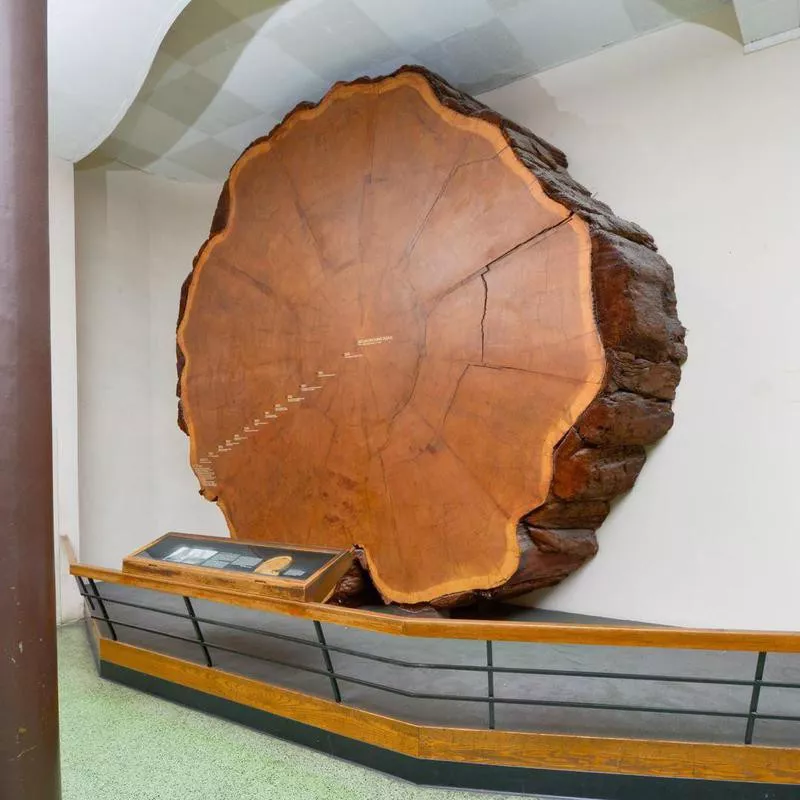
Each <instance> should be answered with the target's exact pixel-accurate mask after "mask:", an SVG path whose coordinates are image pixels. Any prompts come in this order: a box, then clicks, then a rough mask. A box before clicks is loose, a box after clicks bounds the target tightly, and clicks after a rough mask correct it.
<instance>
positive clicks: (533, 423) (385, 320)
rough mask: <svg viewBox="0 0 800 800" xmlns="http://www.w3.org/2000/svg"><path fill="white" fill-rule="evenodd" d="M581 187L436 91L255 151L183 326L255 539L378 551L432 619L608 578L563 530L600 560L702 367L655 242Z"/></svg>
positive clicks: (394, 100) (419, 83)
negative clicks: (691, 362) (615, 502)
mask: <svg viewBox="0 0 800 800" xmlns="http://www.w3.org/2000/svg"><path fill="white" fill-rule="evenodd" d="M565 166H566V160H565V159H564V157H563V154H561V153H560V152H559V151H557V150H556V149H555V148H553V147H551V146H549V145H546V143H543V142H542V141H541V140H539V139H538V138H537V137H535V136H534V135H533V134H532V133H530V132H529V131H524V130H523V129H522V128H520V126H517V125H514V124H513V123H511V122H510V121H508V120H504V119H503V118H502V117H500V116H499V115H497V114H495V113H494V112H491V111H490V110H489V109H487V108H486V107H485V106H481V105H480V104H479V103H477V101H475V100H474V99H472V98H470V97H468V96H467V95H464V94H463V93H460V92H458V91H457V90H455V89H454V88H453V87H449V86H447V84H445V83H444V82H443V81H441V79H439V78H438V77H437V76H434V75H432V74H431V73H428V72H426V71H425V70H422V69H421V68H416V69H404V70H401V71H399V72H398V73H396V74H394V75H392V76H390V77H387V78H383V79H380V80H375V81H370V80H361V81H356V82H353V83H351V84H337V85H336V86H335V87H334V88H333V89H332V90H331V91H330V92H329V93H328V94H327V95H326V97H325V98H324V99H323V100H322V101H321V102H320V103H319V104H318V105H315V106H309V105H308V104H305V105H301V106H300V107H298V109H297V110H295V111H294V112H293V113H291V114H290V115H289V116H288V117H287V118H286V120H285V121H284V122H283V123H282V124H281V125H280V126H278V127H277V128H276V129H275V130H273V132H272V133H271V134H270V135H269V136H267V137H265V138H263V139H260V140H258V141H257V142H255V143H254V144H253V145H252V146H251V147H250V148H249V149H248V150H247V151H246V152H245V153H244V155H243V156H242V157H241V158H240V159H239V161H238V162H237V163H236V164H235V166H234V167H233V169H232V171H231V175H230V178H229V181H228V182H227V184H226V187H225V190H224V192H223V195H222V198H221V200H220V206H219V208H218V211H217V214H216V216H215V220H214V225H213V229H212V236H211V238H210V239H209V240H208V242H207V243H206V244H205V245H204V246H203V248H202V249H201V252H200V253H199V255H198V257H197V259H196V262H195V265H194V270H193V272H192V274H191V275H190V277H189V279H188V280H187V283H186V285H185V292H184V296H183V302H182V308H181V317H180V321H179V327H178V346H179V370H180V382H179V392H180V401H181V421H182V424H183V425H184V427H185V429H186V430H187V432H188V433H189V435H190V437H191V445H190V448H191V455H190V458H191V464H192V467H193V469H194V471H195V473H196V475H197V477H198V479H199V481H200V484H201V486H202V493H203V495H204V496H205V497H206V498H207V499H209V500H212V501H216V502H217V503H219V505H220V507H221V509H222V510H223V512H224V514H225V516H226V519H227V521H228V524H229V527H230V530H231V533H232V535H233V536H234V537H243V538H249V539H260V538H266V539H273V540H274V539H278V540H282V541H287V542H292V543H302V542H308V543H313V544H317V545H329V546H336V547H341V548H349V547H351V546H353V545H356V546H359V547H362V548H363V550H364V554H365V555H364V559H365V562H366V564H367V566H368V568H369V573H370V576H371V578H372V580H373V581H374V583H375V585H376V586H377V588H378V589H379V590H380V592H381V594H382V595H383V597H384V598H386V599H387V600H391V601H394V602H402V603H409V604H413V603H420V602H434V603H437V604H440V605H447V604H454V603H463V602H469V601H471V600H474V599H476V592H484V593H489V594H490V595H491V592H492V591H493V590H495V589H497V588H498V587H505V588H504V590H503V592H502V593H503V595H504V596H507V595H509V594H511V593H512V592H513V593H520V592H524V591H527V590H529V589H531V588H536V587H538V586H544V585H552V584H553V583H555V582H557V581H558V580H561V579H562V578H563V577H565V576H566V575H568V574H569V573H570V572H571V571H573V570H574V569H576V568H577V567H578V566H580V565H581V564H582V563H584V562H585V561H586V560H587V559H588V558H590V557H591V556H592V555H593V554H594V552H595V550H596V547H595V546H594V544H593V542H589V545H591V546H587V547H584V548H582V549H580V550H579V551H578V550H575V549H573V548H571V547H570V536H569V535H566V536H564V535H561V534H560V533H558V530H559V529H561V528H567V529H576V530H578V531H580V532H581V533H582V534H583V535H584V538H587V539H590V538H592V537H593V530H594V528H595V527H596V525H597V524H599V522H598V519H599V520H600V521H602V518H603V517H604V516H605V513H606V512H607V509H608V502H609V500H610V499H612V498H613V497H614V496H615V495H617V494H619V493H620V492H623V491H627V490H628V489H629V488H630V487H631V485H632V483H633V481H634V480H635V478H636V475H637V474H638V471H639V469H640V468H641V466H642V464H643V462H644V446H645V445H647V444H651V443H652V442H654V441H655V440H657V439H658V438H659V437H660V436H662V435H663V434H664V433H665V432H666V430H668V428H669V427H670V426H671V424H672V412H671V408H670V402H669V401H670V400H671V398H672V396H673V395H674V389H675V385H676V384H677V380H678V377H679V374H680V369H679V364H680V362H681V360H682V359H683V358H684V357H685V349H684V348H683V344H682V339H683V329H682V327H681V326H680V323H679V322H678V321H677V317H676V316H675V309H674V292H673V291H672V285H671V280H672V273H671V270H670V269H669V266H668V265H667V264H666V262H664V261H663V259H660V257H658V256H656V255H655V254H654V253H653V249H654V245H653V243H652V239H651V238H650V237H649V236H648V235H647V234H646V233H645V232H644V231H642V230H641V229H640V228H638V227H637V226H635V225H632V224H631V223H625V222H624V221H622V220H619V219H618V218H616V217H614V215H613V214H612V213H611V212H610V209H608V208H607V207H606V206H603V205H602V204H600V203H597V202H596V201H594V200H593V199H592V198H591V196H590V195H589V194H588V192H587V191H586V190H585V189H584V188H583V187H580V186H579V185H578V184H577V183H575V182H574V181H573V180H572V179H571V178H570V177H569V175H568V174H567V173H566V170H565ZM595 273H596V274H595ZM606 343H608V344H609V346H610V347H605V346H604V345H605V344H606ZM584 412H586V413H585V414H584ZM587 502H588V503H589V507H590V508H592V510H591V513H590V514H588V515H585V514H584V513H583V512H584V510H585V509H586V507H587ZM598 504H600V506H601V510H600V512H599V513H598V511H597V505H598ZM565 505H566V506H568V507H569V509H570V512H569V517H570V522H569V523H568V524H567V525H564V524H561V523H558V522H556V523H551V524H550V527H545V529H544V531H543V533H542V534H540V535H539V536H538V538H537V536H532V537H530V540H526V541H525V544H526V545H527V546H524V547H522V548H520V544H519V540H518V537H517V523H518V521H519V519H520V518H521V517H523V516H524V515H526V514H527V513H528V512H531V510H532V509H537V508H542V509H543V510H544V513H545V516H546V517H547V518H548V519H550V520H553V519H554V517H555V516H556V515H555V514H554V510H556V509H560V508H561V507H563V506H565ZM529 522H530V524H531V525H534V526H539V525H541V523H540V522H539V520H538V519H537V518H536V517H535V516H531V517H529ZM553 527H555V529H556V531H555V532H554V531H553V530H552V528H553ZM587 531H589V533H588V535H587V533H586V532H587ZM521 535H522V536H523V537H524V536H526V534H525V533H524V532H523V533H522V534H521ZM542 536H544V537H547V538H548V539H549V540H550V541H551V542H555V543H556V545H557V553H558V558H557V559H556V561H557V563H555V564H553V563H551V562H552V561H553V559H552V558H550V557H549V556H548V555H547V554H548V553H550V552H552V551H551V550H548V549H547V548H544V549H543V548H542V547H541V545H540V543H541V540H542ZM521 550H522V552H523V553H527V555H526V556H525V558H524V559H523V563H522V564H520V552H521ZM518 569H519V573H518ZM515 573H518V574H516V575H515Z"/></svg>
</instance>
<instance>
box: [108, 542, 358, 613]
mask: <svg viewBox="0 0 800 800" xmlns="http://www.w3.org/2000/svg"><path fill="white" fill-rule="evenodd" d="M167 536H179V537H180V538H181V539H190V540H191V541H193V542H197V543H199V544H206V545H209V546H210V547H213V546H215V545H216V546H219V545H220V544H221V543H224V542H225V541H226V540H225V539H222V538H220V537H215V536H202V535H198V534H188V533H178V534H165V535H164V536H160V537H159V538H158V539H155V540H154V541H152V542H150V543H148V544H147V545H145V546H144V547H142V548H140V549H139V550H137V551H136V552H134V553H132V554H131V555H130V556H127V557H126V558H125V559H124V560H123V562H122V569H123V572H127V573H129V574H134V575H143V576H145V577H152V578H155V579H161V580H165V581H171V582H177V583H183V584H187V585H191V586H203V587H207V588H209V589H212V590H213V589H222V590H230V591H233V592H239V593H241V594H248V595H257V596H260V597H277V598H286V599H288V600H297V601H300V602H319V603H324V602H325V601H326V600H328V598H329V597H330V596H331V594H332V593H333V590H334V588H335V587H336V584H337V583H338V581H339V580H340V579H341V577H342V576H343V575H344V574H345V573H346V572H347V571H348V570H349V569H350V567H351V566H352V563H353V553H352V552H349V551H344V552H342V551H339V550H330V549H322V548H310V547H303V546H294V545H292V549H294V550H313V552H317V553H319V552H323V553H325V554H328V555H330V556H331V560H330V561H329V562H328V563H326V564H324V565H323V566H322V567H320V568H319V569H318V570H317V571H316V572H314V573H313V574H312V575H309V576H308V577H307V578H306V579H305V580H290V579H288V578H281V577H280V575H277V574H270V573H265V572H260V571H259V570H255V572H253V573H247V572H235V571H233V570H223V569H206V568H204V567H202V566H194V565H190V564H178V563H172V562H169V561H161V560H158V559H154V558H150V557H148V555H147V553H148V551H149V550H150V548H151V547H152V546H153V545H155V544H157V543H159V542H160V541H161V540H162V539H165V538H166V537H167ZM237 544H245V545H246V544H248V542H242V541H237ZM250 544H254V545H257V546H262V547H269V546H270V545H274V546H275V547H283V546H284V545H282V544H280V543H273V542H250ZM279 558H283V559H285V558H287V557H286V556H281V557H279ZM271 560H272V561H274V560H275V559H271ZM289 560H291V559H289ZM262 566H263V565H262Z"/></svg>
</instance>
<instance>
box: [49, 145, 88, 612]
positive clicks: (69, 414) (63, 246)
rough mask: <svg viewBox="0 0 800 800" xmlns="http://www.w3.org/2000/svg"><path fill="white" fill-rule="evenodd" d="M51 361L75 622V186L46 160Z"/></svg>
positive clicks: (64, 165) (63, 593)
mask: <svg viewBox="0 0 800 800" xmlns="http://www.w3.org/2000/svg"><path fill="white" fill-rule="evenodd" d="M49 175H50V353H51V356H50V359H51V368H52V403H53V528H54V533H55V542H54V546H55V569H56V617H57V619H58V620H59V622H66V621H69V620H72V619H77V618H78V617H79V616H80V615H81V613H82V608H83V606H82V601H81V598H80V595H79V594H78V591H77V588H76V586H75V582H74V579H73V578H72V577H71V576H70V574H69V559H68V558H67V555H66V552H65V549H64V547H63V545H62V543H61V537H62V536H66V537H67V538H69V540H70V541H71V542H72V546H73V548H74V549H75V550H76V551H78V550H79V548H80V518H79V509H78V364H77V343H76V329H75V325H76V322H75V186H74V172H73V166H72V163H71V162H69V161H64V160H63V159H60V158H57V157H55V156H51V158H50V169H49Z"/></svg>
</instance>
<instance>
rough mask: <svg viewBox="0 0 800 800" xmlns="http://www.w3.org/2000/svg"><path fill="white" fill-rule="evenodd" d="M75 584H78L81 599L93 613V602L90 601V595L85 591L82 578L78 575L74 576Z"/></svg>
mask: <svg viewBox="0 0 800 800" xmlns="http://www.w3.org/2000/svg"><path fill="white" fill-rule="evenodd" d="M75 583H77V584H78V591H79V592H80V593H81V597H82V598H83V599H84V600H85V601H86V602H87V603H89V609H90V610H91V611H94V610H95V608H94V600H92V597H91V595H90V594H89V592H87V591H86V584H85V583H84V582H83V578H81V576H80V575H76V576H75Z"/></svg>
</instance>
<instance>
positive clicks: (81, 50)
mask: <svg viewBox="0 0 800 800" xmlns="http://www.w3.org/2000/svg"><path fill="white" fill-rule="evenodd" d="M189 2H190V0H114V1H113V2H109V0H49V2H48V12H47V22H48V58H49V65H48V73H49V81H50V90H49V95H50V145H51V149H52V151H53V152H54V153H55V154H56V155H58V156H60V157H61V158H65V159H68V160H69V161H77V160H78V159H80V158H83V156H85V155H86V154H87V153H90V152H91V151H92V150H94V149H95V148H96V147H97V146H98V145H99V144H100V143H101V142H102V141H103V140H104V139H105V138H106V137H107V136H108V135H109V134H110V133H111V131H113V130H114V128H115V127H116V126H117V124H118V123H119V121H120V120H121V119H122V118H123V116H124V115H125V112H126V111H127V110H128V108H129V106H130V104H131V102H132V101H133V99H134V98H135V97H136V94H137V92H138V91H139V89H140V88H141V85H142V83H143V81H144V79H145V77H146V76H147V73H148V71H149V69H150V65H151V64H152V62H153V57H154V56H155V54H156V52H157V51H158V48H159V45H160V44H161V40H162V39H163V38H164V35H165V34H166V32H167V31H168V30H169V28H170V26H171V25H172V23H173V22H174V21H175V19H176V18H177V16H178V15H179V14H180V12H181V11H182V10H183V9H184V8H185V7H186V6H187V5H188V4H189Z"/></svg>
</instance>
